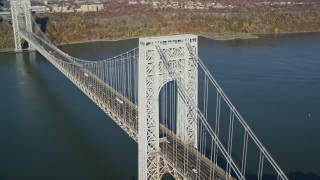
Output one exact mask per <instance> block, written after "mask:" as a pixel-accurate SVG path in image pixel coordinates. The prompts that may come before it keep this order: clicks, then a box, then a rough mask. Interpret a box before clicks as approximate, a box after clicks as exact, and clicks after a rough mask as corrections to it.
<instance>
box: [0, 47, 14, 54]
mask: <svg viewBox="0 0 320 180" xmlns="http://www.w3.org/2000/svg"><path fill="white" fill-rule="evenodd" d="M4 52H15V50H14V48H4V49H0V53H4Z"/></svg>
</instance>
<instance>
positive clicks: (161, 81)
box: [10, 0, 288, 180]
mask: <svg viewBox="0 0 320 180" xmlns="http://www.w3.org/2000/svg"><path fill="white" fill-rule="evenodd" d="M10 3H11V17H12V26H13V30H14V39H15V47H16V51H17V52H18V51H22V50H23V49H22V47H21V39H24V40H25V41H27V42H28V45H29V47H28V50H36V51H38V52H39V53H40V54H42V55H43V56H44V57H45V58H46V59H47V60H48V61H49V62H50V63H51V64H52V65H53V66H55V67H56V68H57V69H58V70H59V71H60V72H61V73H63V74H64V75H65V76H66V77H67V78H68V79H69V80H70V81H71V82H72V83H73V84H74V85H76V86H77V87H78V88H79V89H80V90H81V91H82V92H83V93H84V94H85V95H87V96H88V97H89V98H90V99H91V100H92V101H93V102H94V103H95V104H96V105H97V106H98V107H99V108H100V109H101V110H102V111H104V112H105V113H106V114H107V115H108V116H109V117H111V119H112V120H113V121H114V122H115V123H117V124H118V125H119V126H120V127H121V128H122V129H123V130H124V131H125V132H126V133H127V134H128V135H129V137H131V138H133V139H134V140H135V141H136V142H137V143H138V177H139V179H140V180H145V179H161V177H162V176H163V175H164V174H166V173H170V174H171V175H172V176H173V177H174V178H175V179H199V180H200V179H216V180H219V179H226V180H229V179H239V180H244V179H250V178H251V179H252V177H253V178H254V179H259V180H260V179H264V177H265V175H266V174H272V176H271V177H272V178H274V179H281V180H286V179H288V178H287V177H286V175H285V174H284V173H283V171H282V170H281V169H280V167H279V166H278V165H277V163H276V162H275V161H274V160H273V158H272V157H271V155H270V154H269V153H268V151H267V150H266V148H265V147H264V146H263V145H262V143H261V142H260V141H259V140H258V138H257V137H256V135H255V134H254V133H253V131H252V130H251V129H250V127H249V126H248V124H247V123H246V122H245V120H244V119H243V118H242V117H241V115H240V113H239V112H238V111H237V109H236V108H235V107H234V105H233V104H232V103H231V101H230V100H229V98H228V97H227V95H226V94H225V93H224V91H223V90H222V88H221V87H220V86H219V85H218V83H217V81H216V80H215V79H214V77H213V76H212V75H211V73H210V72H209V71H208V69H207V68H206V66H205V65H204V64H203V62H202V61H201V59H200V58H199V56H198V38H197V36H195V35H175V36H164V37H147V38H140V39H139V47H137V48H135V49H132V50H129V51H127V52H125V53H123V54H120V55H117V56H115V57H113V58H109V59H103V60H100V61H87V60H82V59H78V58H75V57H72V56H70V55H68V54H67V53H65V52H63V51H61V50H60V49H59V48H57V47H56V46H55V45H54V44H53V43H52V42H51V41H50V40H49V39H48V38H46V36H45V34H44V33H43V32H42V31H41V30H40V28H39V27H38V25H37V24H36V23H35V21H34V20H33V19H32V16H31V9H30V1H29V0H11V1H10ZM251 155H252V156H253V157H250V156H251ZM249 163H252V164H253V165H250V164H249ZM268 177H270V176H268Z"/></svg>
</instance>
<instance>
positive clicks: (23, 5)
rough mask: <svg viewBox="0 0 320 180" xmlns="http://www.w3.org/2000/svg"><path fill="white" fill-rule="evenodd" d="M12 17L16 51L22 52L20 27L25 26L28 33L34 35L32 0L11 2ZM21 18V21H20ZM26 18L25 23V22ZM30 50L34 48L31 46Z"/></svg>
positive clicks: (13, 0)
mask: <svg viewBox="0 0 320 180" xmlns="http://www.w3.org/2000/svg"><path fill="white" fill-rule="evenodd" d="M10 5H11V17H12V27H13V35H14V43H15V51H16V52H20V51H22V46H21V36H20V34H19V30H20V26H25V29H26V31H28V32H30V33H32V31H33V30H32V19H31V18H32V16H31V4H30V0H11V1H10ZM19 18H20V19H19ZM23 18H24V22H23ZM28 49H29V50H34V48H33V47H32V46H31V45H30V44H29V47H28Z"/></svg>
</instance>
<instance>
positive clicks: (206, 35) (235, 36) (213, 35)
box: [0, 31, 320, 53]
mask: <svg viewBox="0 0 320 180" xmlns="http://www.w3.org/2000/svg"><path fill="white" fill-rule="evenodd" d="M310 33H320V31H313V32H281V33H265V34H250V33H229V34H218V33H197V34H196V35H198V36H201V37H204V38H208V39H212V40H216V41H231V40H236V39H242V40H243V39H258V38H259V35H286V34H310ZM187 34H189V33H187ZM171 35H173V34H171ZM140 37H145V36H138V37H130V38H118V39H96V40H83V41H75V42H70V43H61V44H56V46H65V45H74V44H82V43H93V42H117V41H126V40H131V39H137V38H140ZM3 52H15V49H14V48H3V49H1V48H0V53H3Z"/></svg>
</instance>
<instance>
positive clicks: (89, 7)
mask: <svg viewBox="0 0 320 180" xmlns="http://www.w3.org/2000/svg"><path fill="white" fill-rule="evenodd" d="M102 9H103V4H83V5H81V6H80V9H78V10H77V11H80V12H90V11H101V10H102Z"/></svg>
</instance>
